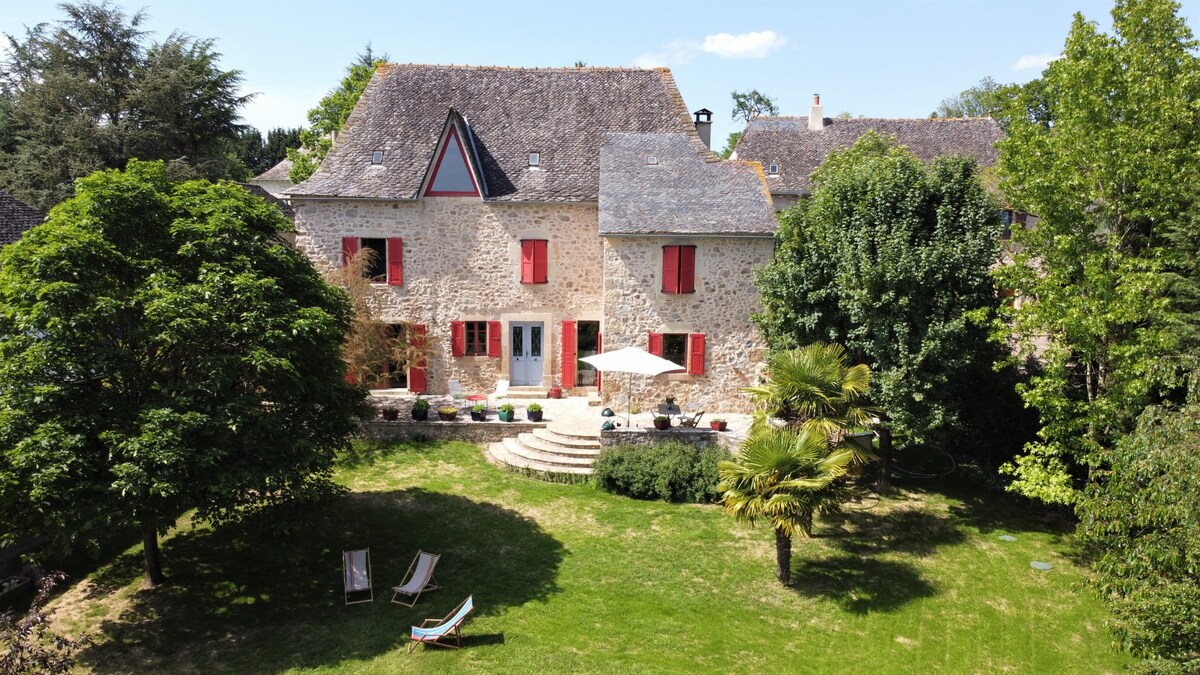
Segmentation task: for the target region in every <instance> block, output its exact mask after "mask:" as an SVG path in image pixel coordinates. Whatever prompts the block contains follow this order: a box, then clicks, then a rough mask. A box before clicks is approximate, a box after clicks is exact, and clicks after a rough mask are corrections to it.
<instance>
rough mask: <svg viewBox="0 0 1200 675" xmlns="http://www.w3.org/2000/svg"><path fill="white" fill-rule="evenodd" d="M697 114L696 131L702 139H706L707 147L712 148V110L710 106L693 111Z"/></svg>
mask: <svg viewBox="0 0 1200 675" xmlns="http://www.w3.org/2000/svg"><path fill="white" fill-rule="evenodd" d="M692 114H693V115H695V116H696V132H697V133H698V134H700V140H702V141H704V145H705V147H707V148H709V149H711V148H712V111H711V110H709V109H708V108H701V109H699V110H697V111H696V112H694V113H692Z"/></svg>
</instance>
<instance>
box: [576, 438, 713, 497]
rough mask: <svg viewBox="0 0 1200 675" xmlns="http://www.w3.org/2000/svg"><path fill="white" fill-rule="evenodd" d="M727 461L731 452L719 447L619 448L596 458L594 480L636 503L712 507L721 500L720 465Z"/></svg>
mask: <svg viewBox="0 0 1200 675" xmlns="http://www.w3.org/2000/svg"><path fill="white" fill-rule="evenodd" d="M723 459H729V452H728V451H726V450H725V449H724V448H722V447H721V446H719V445H705V446H699V447H697V446H694V445H691V444H689V443H683V442H681V441H666V442H663V443H656V444H654V445H618V446H614V447H611V448H607V449H605V450H604V451H602V452H601V453H600V454H599V455H598V456H597V457H596V461H595V462H594V463H593V464H592V471H593V473H592V480H593V481H594V482H595V484H596V485H597V486H598V487H599V488H600V489H602V490H605V491H607V492H612V493H614V494H619V495H625V496H627V497H633V498H635V499H661V500H663V501H668V502H689V503H694V504H709V503H712V502H716V501H717V500H718V499H720V497H721V494H720V492H718V491H717V483H718V482H719V480H720V479H719V477H718V475H717V462H719V461H721V460H723Z"/></svg>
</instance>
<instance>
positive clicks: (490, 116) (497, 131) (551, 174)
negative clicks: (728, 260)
mask: <svg viewBox="0 0 1200 675" xmlns="http://www.w3.org/2000/svg"><path fill="white" fill-rule="evenodd" d="M451 109H453V110H455V111H457V112H458V113H460V114H461V115H462V116H463V117H464V118H465V119H466V121H467V125H468V126H469V127H470V130H471V132H472V136H473V138H474V141H475V147H476V150H477V152H478V155H479V158H480V162H481V164H482V167H481V169H482V173H483V175H484V177H485V180H486V182H487V185H488V190H489V194H488V199H489V200H493V201H524V202H577V201H595V200H597V199H598V198H599V175H600V170H599V169H600V167H599V164H600V145H601V141H602V136H603V134H604V133H606V132H613V131H627V132H641V133H653V132H677V133H679V132H681V133H684V134H685V135H686V136H687V137H688V139H689V142H690V143H692V144H693V145H695V146H696V147H697V151H698V152H701V153H707V154H708V155H710V160H711V161H716V159H717V158H716V157H715V156H712V155H711V153H710V152H708V151H707V149H705V148H704V146H703V143H702V142H701V141H700V138H699V136H698V135H697V134H696V131H695V127H694V125H693V124H692V120H691V116H690V115H689V114H688V111H687V108H686V107H685V106H684V104H683V98H682V97H681V96H680V95H679V90H678V88H677V87H676V86H675V81H674V79H673V78H672V77H671V72H670V71H669V70H667V69H665V68H659V69H651V70H645V69H634V68H539V69H525V68H504V67H491V66H488V67H468V66H427V65H401V64H385V65H383V66H380V68H379V69H378V70H377V71H376V73H375V75H374V76H373V77H372V78H371V82H370V83H369V84H368V85H367V88H366V90H365V91H364V92H363V95H362V97H361V98H360V99H359V102H358V105H357V106H356V107H355V109H354V112H353V113H351V115H350V117H349V119H347V121H346V124H345V126H344V127H343V128H342V131H341V133H340V134H339V135H338V139H337V143H336V144H335V146H334V148H333V150H332V151H331V152H330V153H329V155H328V156H327V157H326V158H325V161H324V162H322V164H321V167H320V168H319V169H318V170H317V171H316V172H315V173H314V174H313V175H312V176H311V177H310V178H309V179H308V180H306V181H304V182H303V183H301V184H299V185H297V186H294V187H292V188H291V189H289V190H288V194H291V195H296V196H300V195H312V196H332V197H368V198H372V197H373V198H383V199H415V198H417V197H418V196H419V195H418V192H419V190H420V188H421V183H422V181H423V180H424V179H425V173H426V170H427V168H428V167H429V165H430V160H431V158H432V157H433V153H434V149H435V147H436V146H437V143H438V140H439V136H440V133H441V131H442V129H443V126H444V123H445V121H446V116H447V114H448V112H449V111H450V110H451ZM464 140H465V139H464ZM375 150H383V151H384V159H383V165H382V166H381V167H380V166H375V167H372V166H371V153H372V152H373V151H375ZM531 152H538V153H541V165H540V167H539V168H538V169H537V170H531V169H530V167H529V153H531Z"/></svg>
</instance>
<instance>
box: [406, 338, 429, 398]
mask: <svg viewBox="0 0 1200 675" xmlns="http://www.w3.org/2000/svg"><path fill="white" fill-rule="evenodd" d="M411 340H412V345H413V346H414V347H417V348H421V347H424V346H425V324H423V323H415V324H413V325H412V338H411ZM425 365H426V364H425V360H424V359H421V360H420V361H418V362H417V363H410V364H409V365H408V390H409V391H411V392H414V393H417V394H420V393H424V391H425V389H426V387H427V382H426V380H425Z"/></svg>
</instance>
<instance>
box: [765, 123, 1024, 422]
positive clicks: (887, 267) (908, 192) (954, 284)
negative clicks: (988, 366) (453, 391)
mask: <svg viewBox="0 0 1200 675" xmlns="http://www.w3.org/2000/svg"><path fill="white" fill-rule="evenodd" d="M813 181H814V184H815V186H816V189H815V190H814V193H813V196H812V198H811V199H810V200H806V201H802V202H800V203H799V204H797V205H796V206H795V207H793V208H792V209H790V210H788V211H787V212H785V213H784V214H783V215H782V217H781V219H780V232H779V247H778V249H777V251H776V255H775V259H774V261H772V262H771V263H770V264H769V265H767V266H766V267H765V268H764V269H762V270H760V272H759V273H758V274H757V275H756V282H757V284H758V287H759V289H760V291H761V292H762V298H763V311H762V312H761V313H760V314H758V315H756V316H755V317H754V321H755V323H756V324H757V325H758V326H759V328H760V329H761V330H762V332H763V335H764V336H765V337H766V339H767V342H768V344H770V346H771V347H772V348H773V349H776V350H785V349H793V348H795V347H798V346H800V345H805V344H808V343H810V342H816V341H828V342H836V343H839V344H842V345H845V347H846V349H847V352H848V353H849V356H850V358H851V359H852V360H853V361H857V362H862V363H866V364H867V365H868V366H869V367H870V368H871V371H872V378H871V385H872V392H871V398H872V400H873V401H874V402H875V403H876V404H878V405H879V406H880V407H881V408H882V409H883V411H884V412H885V413H886V416H887V418H888V423H887V424H886V425H885V426H884V428H883V429H882V430H881V431H882V432H886V431H887V429H888V427H889V426H890V427H893V428H897V429H899V430H901V431H903V432H905V433H906V434H908V435H909V436H910V437H913V438H921V437H925V436H927V435H929V434H931V433H933V432H936V431H938V430H942V429H946V428H947V427H950V426H951V425H953V424H955V423H956V422H957V420H958V418H959V415H960V414H961V412H962V410H961V397H960V391H961V389H962V388H963V387H964V386H966V383H965V382H964V380H966V379H968V378H969V375H968V373H970V372H971V370H972V368H973V367H975V366H976V365H977V364H978V363H979V362H986V363H991V362H992V360H993V359H994V355H993V348H992V347H991V346H989V345H988V344H987V340H986V330H985V328H984V327H983V326H980V325H978V324H977V322H976V319H977V318H978V315H979V314H980V313H981V312H982V313H985V314H986V312H987V311H989V310H990V309H991V308H993V307H994V306H995V305H996V304H997V302H996V291H995V288H994V285H993V282H992V280H991V277H990V275H989V273H988V268H989V267H990V266H991V265H994V264H995V263H996V262H997V261H998V260H999V257H1000V254H999V243H998V242H999V236H1000V227H999V219H998V217H997V212H996V207H995V205H994V204H993V202H992V199H991V198H990V197H989V195H988V194H987V193H986V192H985V191H984V189H983V187H982V185H981V184H980V181H979V178H978V175H977V172H976V168H975V164H974V163H973V162H971V161H970V160H967V159H962V158H956V157H943V158H940V159H937V160H935V161H934V162H933V164H932V166H930V167H926V166H924V165H923V164H921V162H920V161H918V160H917V159H916V158H915V157H914V156H913V155H912V154H911V153H909V152H908V151H907V150H905V149H904V148H901V147H896V146H894V145H893V142H892V141H891V140H890V139H887V138H884V137H882V136H879V135H878V134H874V133H868V134H867V135H865V136H864V137H863V138H861V139H860V140H859V141H858V142H857V143H856V144H855V145H854V146H853V147H851V148H849V149H847V150H845V151H842V152H837V153H833V154H831V155H830V157H829V158H828V159H827V160H826V162H825V165H824V166H823V167H822V168H821V169H819V170H818V171H817V172H816V173H815V174H814V176H813Z"/></svg>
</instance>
